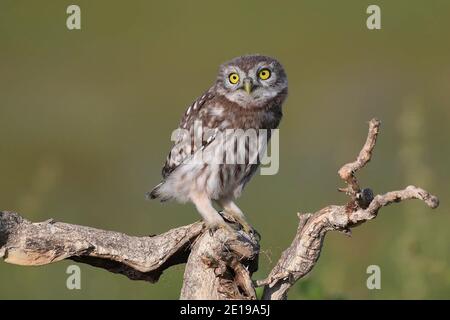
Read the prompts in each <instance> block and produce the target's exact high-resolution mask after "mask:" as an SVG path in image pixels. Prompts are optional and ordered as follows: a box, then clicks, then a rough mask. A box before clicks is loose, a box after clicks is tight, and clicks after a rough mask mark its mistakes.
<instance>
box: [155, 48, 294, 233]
mask: <svg viewBox="0 0 450 320" xmlns="http://www.w3.org/2000/svg"><path fill="white" fill-rule="evenodd" d="M287 91H288V81H287V77H286V73H285V71H284V69H283V67H282V66H281V64H280V63H279V62H278V61H277V60H275V59H273V58H270V57H266V56H262V55H247V56H241V57H237V58H235V59H233V60H231V61H229V62H226V63H224V64H223V65H221V66H220V69H219V74H218V77H217V79H216V81H215V83H214V84H213V86H212V87H211V88H210V89H209V90H207V91H206V92H205V93H204V94H203V95H202V96H201V97H200V98H198V99H197V100H196V101H195V102H194V103H193V104H192V105H191V106H190V107H189V108H188V109H187V110H186V112H185V113H184V115H183V117H182V119H181V123H180V126H179V130H178V135H177V137H176V139H174V140H175V143H174V145H173V147H172V149H171V151H170V153H169V155H168V157H167V160H166V163H165V165H164V167H163V169H162V176H163V181H162V182H161V183H160V184H158V185H157V186H156V187H155V188H154V189H153V190H152V191H150V192H149V193H147V196H148V197H149V198H151V199H160V200H161V201H166V200H171V199H174V200H177V201H179V202H187V201H190V202H192V203H194V205H195V206H196V208H197V210H198V212H199V213H200V215H201V216H202V217H203V219H204V221H205V223H206V225H207V226H208V227H209V228H210V229H212V230H215V229H217V228H229V226H228V224H227V223H226V222H225V221H224V220H223V218H222V217H221V216H220V214H219V213H218V212H217V211H216V209H215V208H214V207H213V201H214V202H216V203H217V204H218V205H219V206H220V207H222V208H223V210H224V211H225V212H226V213H227V214H228V215H229V216H232V217H233V218H234V219H235V220H236V221H237V222H238V223H239V224H240V225H241V226H242V227H243V229H244V230H245V231H246V232H252V231H253V229H252V228H251V227H250V225H249V224H248V223H247V222H246V220H245V217H244V214H243V212H242V211H241V210H240V209H239V207H238V206H237V205H236V204H235V202H234V201H235V199H236V198H237V197H239V196H240V194H241V191H242V189H243V188H244V186H245V185H246V183H247V182H248V181H249V180H250V179H251V177H252V176H253V174H254V173H255V172H256V170H257V168H258V166H259V164H260V161H259V160H260V159H259V157H258V155H260V153H261V151H263V149H264V148H265V147H266V144H267V143H262V144H259V145H258V146H257V148H256V150H255V148H252V145H253V144H254V141H253V142H252V141H249V140H245V143H244V144H243V145H244V148H238V147H237V142H236V136H240V137H242V136H243V135H244V139H247V138H248V137H250V136H251V135H248V136H247V137H245V134H246V132H249V131H251V130H253V131H256V133H259V132H262V131H265V132H267V138H266V141H265V142H267V140H268V139H270V130H271V129H275V128H277V127H278V125H279V123H280V120H281V117H282V108H281V106H282V104H283V102H284V100H285V98H286V96H287ZM238 129H241V130H238ZM261 129H265V130H261ZM233 132H240V135H234V136H233V135H232V134H231V133H233ZM232 137H233V138H232ZM196 138H199V139H197V141H199V142H200V143H196ZM219 138H220V139H219ZM253 140H254V139H253ZM250 149H252V150H253V151H251V150H250ZM219 150H220V151H221V152H218V151H219ZM238 153H246V155H244V156H243V157H242V155H241V154H238ZM200 154H201V155H202V157H200V159H202V160H203V161H194V159H196V158H198V157H197V156H198V155H200ZM233 156H234V157H233ZM239 156H241V158H240V159H244V161H240V162H239V161H230V159H232V160H233V159H234V160H236V158H238V157H239ZM205 158H206V159H209V160H211V159H214V160H218V159H219V160H220V161H206V160H205Z"/></svg>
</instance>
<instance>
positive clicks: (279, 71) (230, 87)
mask: <svg viewBox="0 0 450 320" xmlns="http://www.w3.org/2000/svg"><path fill="white" fill-rule="evenodd" d="M287 87H288V81H287V76H286V73H285V71H284V69H283V67H282V66H281V64H280V63H279V62H278V61H277V60H275V59H274V58H271V57H267V56H262V55H246V56H241V57H237V58H234V59H233V60H231V61H228V62H226V63H224V64H222V65H221V66H220V70H219V75H218V77H217V81H216V90H217V92H218V93H219V94H221V95H223V96H224V97H225V98H227V99H228V100H230V101H232V102H235V103H237V104H238V105H240V106H241V107H244V108H246V107H249V106H261V105H264V104H265V103H266V102H268V101H269V100H271V99H273V98H274V97H276V96H277V95H279V94H286V93H287Z"/></svg>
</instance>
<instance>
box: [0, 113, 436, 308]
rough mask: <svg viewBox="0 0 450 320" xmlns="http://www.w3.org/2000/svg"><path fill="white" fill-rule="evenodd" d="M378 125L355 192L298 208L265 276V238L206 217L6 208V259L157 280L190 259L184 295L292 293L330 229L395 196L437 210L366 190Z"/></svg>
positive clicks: (352, 170)
mask: <svg viewBox="0 0 450 320" xmlns="http://www.w3.org/2000/svg"><path fill="white" fill-rule="evenodd" d="M379 128H380V121H378V120H376V119H372V120H371V121H370V122H369V133H368V136H367V140H366V143H365V144H364V146H363V148H362V150H361V151H360V153H359V155H358V157H357V158H356V160H355V161H353V162H350V163H347V164H345V165H344V166H343V167H342V168H341V169H340V170H339V172H338V173H339V176H340V177H341V179H342V180H343V181H344V182H345V183H346V185H347V186H346V187H345V188H341V189H339V190H340V191H344V192H346V194H347V195H349V197H350V200H349V201H348V203H346V204H345V205H330V206H327V207H325V208H323V209H321V210H319V211H317V212H316V213H313V214H310V213H307V214H299V220H300V221H299V225H298V228H297V233H296V235H295V237H294V240H293V241H292V243H291V245H290V246H289V247H288V248H287V249H286V250H285V251H284V252H283V254H282V255H281V257H280V259H279V261H278V262H277V263H276V265H275V267H274V268H273V269H272V271H271V272H270V274H269V275H268V277H267V278H266V279H264V280H260V281H256V282H252V279H251V277H252V274H253V272H255V271H256V269H257V266H258V255H259V243H258V239H256V238H255V237H253V236H249V235H247V234H245V233H244V232H243V231H237V232H234V233H230V231H227V230H223V229H219V230H218V231H216V232H215V233H214V234H210V233H209V232H204V225H203V223H201V222H197V223H193V224H190V225H187V226H183V227H179V228H175V229H172V230H169V231H167V232H166V233H163V234H161V235H157V236H147V237H133V236H128V235H125V234H123V233H119V232H113V231H105V230H99V229H94V228H90V227H83V226H78V225H71V224H67V223H61V222H55V221H53V220H49V221H45V222H40V223H32V222H30V221H28V220H26V219H24V218H22V217H21V216H19V215H18V214H17V213H14V212H8V211H4V212H0V258H3V259H4V261H5V262H9V263H13V264H20V265H43V264H48V263H52V262H56V261H60V260H63V259H71V260H74V261H77V262H82V263H86V264H90V265H92V266H95V267H100V268H104V269H106V270H108V271H110V272H114V273H120V274H123V275H125V276H127V277H128V278H130V279H133V280H145V281H149V282H152V283H153V282H156V281H157V280H158V279H159V277H160V276H161V274H162V272H163V271H164V270H165V269H166V268H168V267H170V266H172V265H175V264H180V263H186V269H185V274H184V281H183V288H182V292H181V298H182V299H256V293H255V287H256V286H264V293H263V297H262V298H263V299H271V300H279V299H285V298H286V297H287V293H288V290H289V289H290V288H291V287H292V286H293V285H294V283H295V282H296V281H298V280H299V279H301V278H303V277H304V276H305V275H307V274H308V273H309V272H310V271H311V270H312V268H313V267H314V265H315V264H316V262H317V260H318V259H319V256H320V252H321V250H322V245H323V241H324V238H325V234H326V233H327V232H328V231H332V230H336V231H340V232H343V233H345V234H350V229H351V228H353V227H356V226H358V225H360V224H361V223H364V222H366V221H368V220H372V219H374V218H375V217H376V216H377V214H378V211H379V210H380V209H381V208H382V207H384V206H387V205H389V204H391V203H394V202H400V201H403V200H409V199H419V200H422V201H424V202H425V203H426V204H427V205H428V206H429V207H430V208H436V207H437V206H438V205H439V200H438V199H437V198H436V197H435V196H433V195H431V194H430V193H428V192H427V191H425V190H423V189H421V188H418V187H415V186H409V187H407V188H405V189H403V190H399V191H391V192H388V193H385V194H381V195H377V196H375V197H374V196H373V192H372V190H371V189H369V188H363V189H361V188H360V186H359V183H358V180H357V179H356V176H355V174H356V172H357V171H358V170H360V169H362V168H363V167H364V166H365V165H366V164H367V163H368V162H369V161H370V160H371V158H372V152H373V149H374V147H375V143H376V140H377V136H378V132H379ZM224 218H225V219H227V220H229V222H230V223H232V219H229V217H226V216H225V217H224Z"/></svg>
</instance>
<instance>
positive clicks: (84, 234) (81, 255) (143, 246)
mask: <svg viewBox="0 0 450 320" xmlns="http://www.w3.org/2000/svg"><path fill="white" fill-rule="evenodd" d="M202 228H203V224H202V223H201V222H197V223H193V224H190V225H188V226H184V227H179V228H176V229H172V230H170V231H168V232H166V233H163V234H160V235H157V236H146V237H132V236H128V235H125V234H123V233H119V232H113V231H105V230H100V229H95V228H90V227H83V226H78V225H73V224H68V223H61V222H55V221H53V220H48V221H45V222H38V223H31V222H30V221H28V220H26V219H24V218H22V217H21V216H19V215H18V214H17V213H14V212H8V211H3V212H1V213H0V257H1V258H3V259H4V261H5V262H8V263H12V264H18V265H24V266H33V265H44V264H48V263H52V262H56V261H60V260H63V259H71V260H74V261H77V262H82V263H86V264H90V265H92V266H95V267H99V268H103V269H106V270H108V271H111V272H114V273H121V274H124V275H126V276H127V277H128V278H130V279H133V280H146V281H150V282H156V281H157V280H158V279H159V276H160V275H161V274H162V272H163V271H164V270H165V269H167V268H168V267H170V266H172V265H175V264H180V263H184V262H186V261H187V258H188V255H189V247H190V244H191V242H192V241H193V240H194V239H195V238H196V237H197V236H198V235H199V234H200V233H201V231H202Z"/></svg>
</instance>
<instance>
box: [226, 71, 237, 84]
mask: <svg viewBox="0 0 450 320" xmlns="http://www.w3.org/2000/svg"><path fill="white" fill-rule="evenodd" d="M228 80H230V82H231V83H232V84H236V83H238V82H239V75H238V74H237V73H235V72H233V73H230V75H229V76H228Z"/></svg>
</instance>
